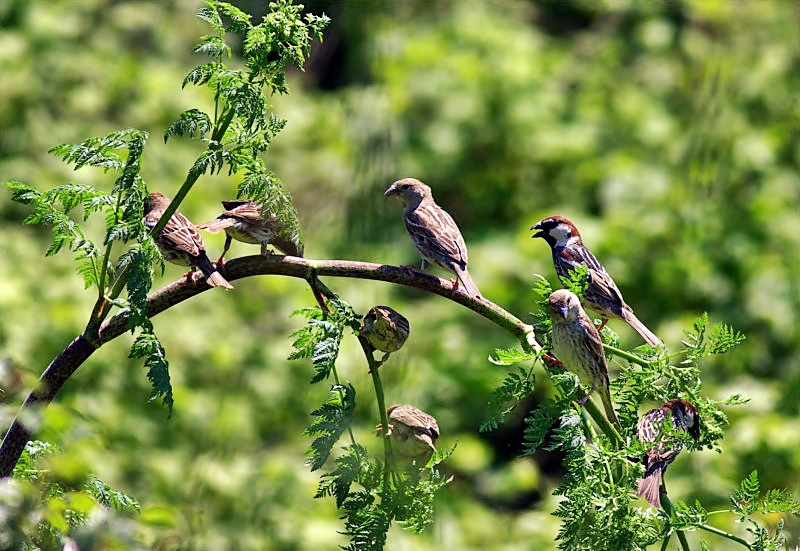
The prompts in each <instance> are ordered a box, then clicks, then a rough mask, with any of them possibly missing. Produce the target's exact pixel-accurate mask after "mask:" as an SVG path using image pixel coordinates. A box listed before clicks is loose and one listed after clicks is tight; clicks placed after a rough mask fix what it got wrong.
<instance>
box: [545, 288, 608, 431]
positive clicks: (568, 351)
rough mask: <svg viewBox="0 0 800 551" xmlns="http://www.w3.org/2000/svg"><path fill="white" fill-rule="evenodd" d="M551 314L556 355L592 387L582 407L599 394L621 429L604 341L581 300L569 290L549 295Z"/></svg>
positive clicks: (567, 367)
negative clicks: (613, 396)
mask: <svg viewBox="0 0 800 551" xmlns="http://www.w3.org/2000/svg"><path fill="white" fill-rule="evenodd" d="M549 310H550V319H551V320H552V322H553V352H555V355H556V357H557V358H558V359H559V361H560V362H561V363H562V364H563V366H564V369H566V370H567V371H569V372H571V373H574V374H576V375H577V376H578V379H580V381H581V383H583V384H585V385H589V386H590V387H591V388H590V389H589V392H588V393H587V394H586V396H585V397H584V398H583V399H582V400H580V403H581V404H583V403H584V402H585V401H586V400H587V399H588V398H589V395H591V394H592V392H594V391H595V390H597V391H598V392H599V393H600V400H601V401H602V402H603V409H604V410H605V412H606V417H608V420H609V421H611V422H612V423H614V424H615V425H617V426H618V427H619V426H620V423H619V419H617V413H616V412H615V411H614V405H613V404H612V403H611V394H610V393H609V391H608V385H609V381H608V364H607V363H606V356H605V353H604V352H603V341H601V340H600V335H599V334H598V332H597V329H595V326H594V323H592V320H591V319H589V316H587V315H586V312H584V311H583V307H582V306H581V302H580V300H579V299H578V296H577V295H576V294H575V293H573V292H571V291H568V290H566V289H559V290H557V291H554V292H553V293H552V294H551V295H550V299H549Z"/></svg>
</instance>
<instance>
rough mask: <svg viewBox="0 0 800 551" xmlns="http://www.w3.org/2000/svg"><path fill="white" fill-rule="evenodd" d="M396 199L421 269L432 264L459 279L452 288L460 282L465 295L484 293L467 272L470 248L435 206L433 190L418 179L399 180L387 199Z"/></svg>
mask: <svg viewBox="0 0 800 551" xmlns="http://www.w3.org/2000/svg"><path fill="white" fill-rule="evenodd" d="M393 195H397V196H398V197H400V200H401V201H403V204H404V205H405V208H404V209H403V222H404V223H405V225H406V230H408V233H409V234H410V235H411V240H412V241H413V242H414V246H416V247H417V251H419V254H420V256H422V264H421V266H420V268H421V269H423V270H424V269H425V268H426V267H427V266H428V263H433V264H436V265H437V266H439V267H440V268H443V269H445V270H447V271H449V272H452V273H454V274H455V275H456V279H454V280H453V286H454V287H457V286H458V282H459V280H460V281H461V283H462V284H463V286H464V291H465V292H466V293H467V294H468V295H470V296H474V297H480V296H481V292H480V291H479V290H478V287H477V286H476V285H475V283H474V282H473V281H472V277H470V275H469V272H468V271H467V245H466V243H464V238H463V237H462V236H461V232H460V231H459V229H458V226H457V225H456V223H455V221H454V220H453V218H452V217H451V216H450V215H449V214H447V212H445V210H444V209H442V207H440V206H439V205H437V204H436V202H435V201H434V200H433V195H432V194H431V188H430V187H428V186H427V185H425V184H423V183H422V182H420V181H419V180H417V179H416V178H404V179H402V180H397V181H396V182H395V183H393V184H392V185H391V186H389V189H387V190H386V193H384V196H386V197H391V196H393Z"/></svg>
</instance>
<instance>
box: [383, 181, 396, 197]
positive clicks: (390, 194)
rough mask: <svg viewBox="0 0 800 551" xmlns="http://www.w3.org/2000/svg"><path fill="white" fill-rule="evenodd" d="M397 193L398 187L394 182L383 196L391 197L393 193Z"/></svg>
mask: <svg viewBox="0 0 800 551" xmlns="http://www.w3.org/2000/svg"><path fill="white" fill-rule="evenodd" d="M396 193H397V188H396V187H394V184H392V185H391V186H389V189H387V190H386V192H385V193H384V194H383V196H384V197H391V196H392V195H395V194H396Z"/></svg>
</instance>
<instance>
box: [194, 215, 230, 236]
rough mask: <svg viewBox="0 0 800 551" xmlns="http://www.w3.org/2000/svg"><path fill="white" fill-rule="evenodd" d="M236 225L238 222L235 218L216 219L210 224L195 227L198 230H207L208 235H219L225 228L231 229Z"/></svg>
mask: <svg viewBox="0 0 800 551" xmlns="http://www.w3.org/2000/svg"><path fill="white" fill-rule="evenodd" d="M234 224H236V220H234V219H233V218H215V219H214V220H211V221H210V222H206V223H204V224H198V225H197V226H195V227H196V228H197V229H198V230H206V231H207V232H208V233H219V232H221V231H222V230H224V229H225V228H230V227H231V226H233V225H234Z"/></svg>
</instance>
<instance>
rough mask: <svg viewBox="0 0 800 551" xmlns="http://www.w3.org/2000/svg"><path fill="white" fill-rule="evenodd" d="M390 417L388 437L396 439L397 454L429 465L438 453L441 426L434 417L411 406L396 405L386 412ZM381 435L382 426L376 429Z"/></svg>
mask: <svg viewBox="0 0 800 551" xmlns="http://www.w3.org/2000/svg"><path fill="white" fill-rule="evenodd" d="M386 414H387V415H388V417H389V430H388V431H387V432H386V436H387V437H391V438H394V440H395V442H396V443H397V445H396V446H395V447H394V451H395V453H396V454H397V455H398V456H400V457H401V458H403V459H406V460H419V461H420V462H422V463H423V464H424V463H427V461H428V459H429V458H430V456H431V454H432V453H433V452H435V451H436V440H437V439H438V438H439V425H438V424H437V423H436V419H434V418H433V416H432V415H428V414H427V413H425V412H424V411H422V410H421V409H417V408H415V407H414V406H412V405H410V404H396V405H393V406H392V407H390V408H389V409H387V410H386ZM375 430H376V432H378V433H380V431H382V430H383V426H382V425H378V427H377V428H376V429H375Z"/></svg>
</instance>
